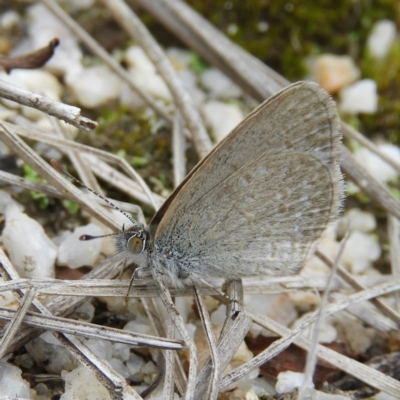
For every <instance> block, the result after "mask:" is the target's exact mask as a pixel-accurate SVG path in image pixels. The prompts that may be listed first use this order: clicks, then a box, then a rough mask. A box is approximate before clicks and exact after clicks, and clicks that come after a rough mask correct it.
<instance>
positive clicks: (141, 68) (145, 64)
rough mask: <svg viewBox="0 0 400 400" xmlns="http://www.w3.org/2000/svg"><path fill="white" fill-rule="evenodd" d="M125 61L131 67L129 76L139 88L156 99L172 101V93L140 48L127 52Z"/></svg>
mask: <svg viewBox="0 0 400 400" xmlns="http://www.w3.org/2000/svg"><path fill="white" fill-rule="evenodd" d="M125 59H126V62H127V63H128V65H129V68H128V71H129V74H130V75H131V76H132V78H133V79H134V81H135V82H136V84H137V85H138V86H140V87H141V88H142V89H143V90H145V91H146V92H148V93H150V94H151V95H152V96H154V97H155V98H159V99H162V100H164V101H167V102H170V101H171V100H172V96H171V93H170V91H169V89H168V87H167V85H166V84H165V82H164V80H163V79H162V78H161V76H160V75H158V73H157V71H156V68H155V67H154V65H153V63H152V62H151V61H150V60H149V58H148V57H147V55H146V53H145V52H144V51H143V50H142V49H141V48H140V47H138V46H131V47H129V49H128V50H127V51H126V55H125Z"/></svg>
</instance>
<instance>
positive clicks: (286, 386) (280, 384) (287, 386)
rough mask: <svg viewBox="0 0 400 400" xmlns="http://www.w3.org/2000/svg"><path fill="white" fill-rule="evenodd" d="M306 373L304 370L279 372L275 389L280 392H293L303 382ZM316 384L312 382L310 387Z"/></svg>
mask: <svg viewBox="0 0 400 400" xmlns="http://www.w3.org/2000/svg"><path fill="white" fill-rule="evenodd" d="M303 380H304V374H303V373H302V372H293V371H286V372H281V373H280V374H278V378H277V381H276V384H275V390H276V391H277V392H278V393H288V392H292V391H293V390H294V389H297V388H299V387H300V386H301V385H302V384H303ZM313 387H314V385H313V384H311V386H310V388H313Z"/></svg>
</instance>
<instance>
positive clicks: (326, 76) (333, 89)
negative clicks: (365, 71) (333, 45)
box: [315, 54, 360, 94]
mask: <svg viewBox="0 0 400 400" xmlns="http://www.w3.org/2000/svg"><path fill="white" fill-rule="evenodd" d="M315 75H316V79H317V81H318V83H319V84H320V85H321V86H322V87H323V88H324V89H325V90H326V91H328V92H329V93H332V94H335V93H337V92H339V90H341V89H342V88H344V87H345V86H348V85H350V84H351V83H353V82H355V81H356V80H357V79H358V78H359V76H360V71H359V69H358V68H357V67H356V65H355V64H354V61H353V59H352V58H351V57H349V56H336V55H334V54H324V55H321V56H319V57H318V58H317V60H316V62H315Z"/></svg>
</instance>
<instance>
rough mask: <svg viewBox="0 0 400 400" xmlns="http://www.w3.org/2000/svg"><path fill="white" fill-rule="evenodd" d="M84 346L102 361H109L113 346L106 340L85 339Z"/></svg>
mask: <svg viewBox="0 0 400 400" xmlns="http://www.w3.org/2000/svg"><path fill="white" fill-rule="evenodd" d="M85 345H86V346H87V347H88V348H89V349H90V350H92V352H93V353H94V354H95V355H96V356H97V357H99V358H100V359H102V360H105V361H110V360H111V358H112V353H113V344H112V342H109V341H108V340H102V339H86V340H85Z"/></svg>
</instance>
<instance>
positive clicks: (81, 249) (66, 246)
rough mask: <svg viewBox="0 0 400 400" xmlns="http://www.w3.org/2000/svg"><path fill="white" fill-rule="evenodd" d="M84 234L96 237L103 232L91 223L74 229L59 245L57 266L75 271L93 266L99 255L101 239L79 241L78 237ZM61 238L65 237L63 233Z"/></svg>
mask: <svg viewBox="0 0 400 400" xmlns="http://www.w3.org/2000/svg"><path fill="white" fill-rule="evenodd" d="M84 234H88V235H92V236H97V235H102V234H103V231H102V229H101V228H99V227H98V226H97V225H95V224H92V223H90V224H88V225H86V226H80V227H78V228H76V229H75V230H74V232H72V233H70V235H69V236H68V237H66V238H65V239H64V240H63V241H62V242H61V243H60V247H59V249H58V259H57V263H58V264H59V265H65V266H67V267H69V268H72V269H75V268H80V267H83V266H90V267H92V266H93V265H94V264H95V262H96V260H97V259H98V257H99V255H100V251H101V247H102V240H103V239H94V240H88V241H82V240H79V237H80V236H82V235H84ZM63 236H64V237H65V232H63Z"/></svg>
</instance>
